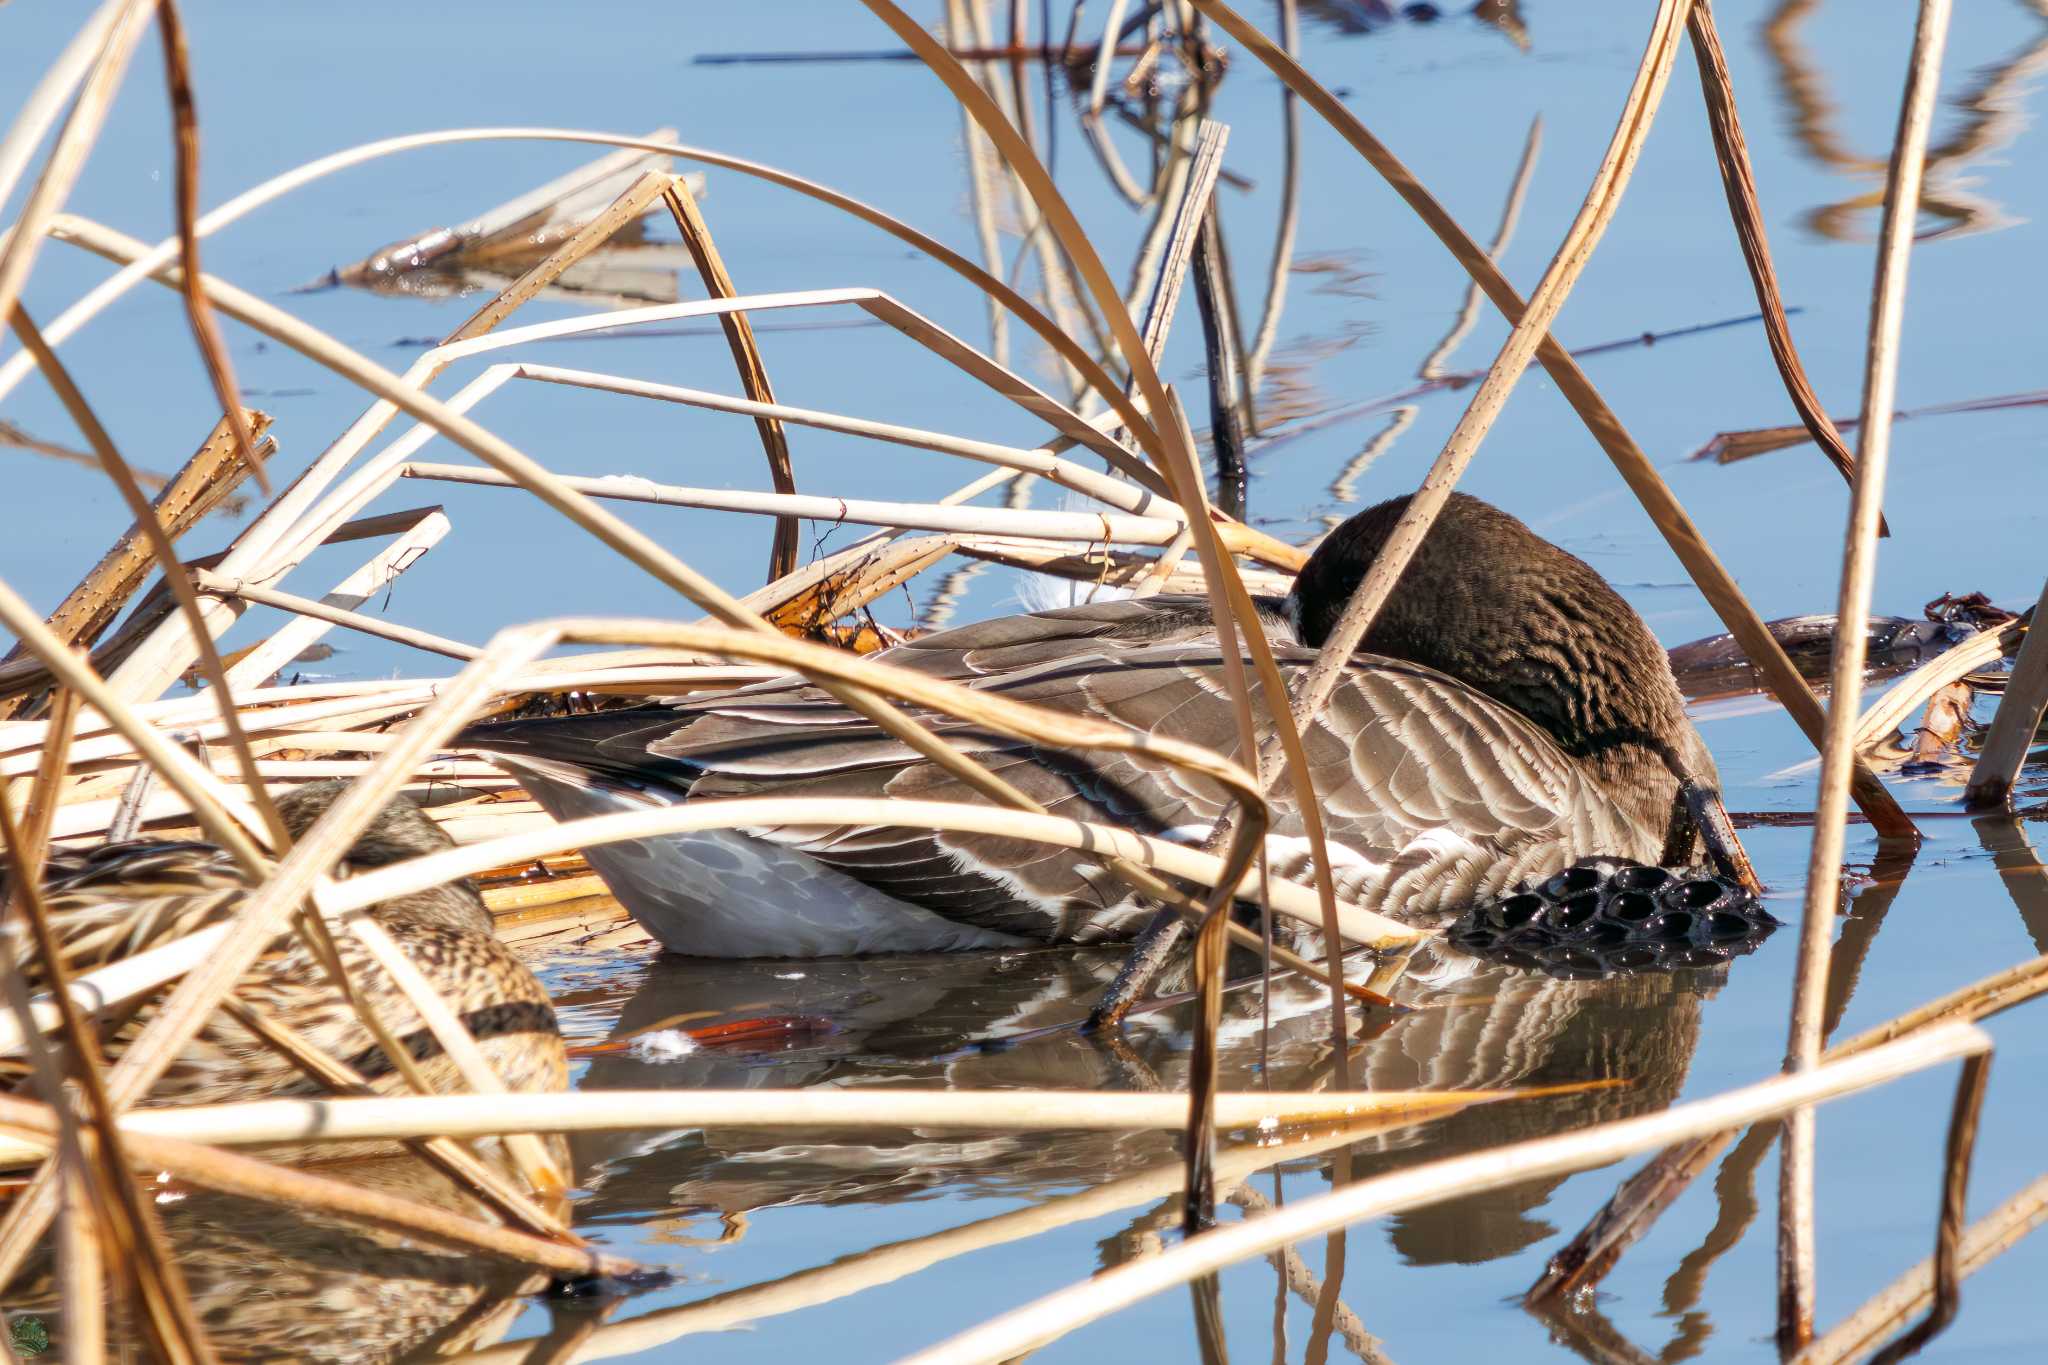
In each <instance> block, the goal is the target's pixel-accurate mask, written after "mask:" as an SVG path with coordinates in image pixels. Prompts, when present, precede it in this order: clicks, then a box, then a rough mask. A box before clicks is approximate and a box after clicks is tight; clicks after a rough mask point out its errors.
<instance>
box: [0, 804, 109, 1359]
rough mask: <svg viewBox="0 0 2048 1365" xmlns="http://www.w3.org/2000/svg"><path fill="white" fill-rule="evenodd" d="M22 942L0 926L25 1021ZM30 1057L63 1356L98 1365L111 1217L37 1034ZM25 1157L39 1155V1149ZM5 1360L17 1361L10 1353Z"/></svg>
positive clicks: (1, 983) (2, 961) (10, 927)
mask: <svg viewBox="0 0 2048 1365" xmlns="http://www.w3.org/2000/svg"><path fill="white" fill-rule="evenodd" d="M4 803H5V798H4V797H0V804H4ZM17 866H18V865H17ZM18 875H19V874H18V873H17V876H18ZM10 918H12V916H10ZM23 938H24V935H23V934H22V932H21V930H20V927H19V926H18V925H17V924H13V923H9V924H7V925H6V926H5V927H0V989H4V991H5V994H6V998H7V1004H8V1007H9V1008H10V1009H12V1010H13V1011H14V1013H15V1016H16V1017H17V1018H24V1019H25V1018H27V1017H28V1014H29V1009H30V1006H29V995H28V984H27V983H26V982H25V981H23V980H22V976H21V971H20V968H19V967H18V966H17V965H16V964H17V963H18V962H20V961H21V959H22V957H23V956H24V954H23V952H22V943H23ZM28 1055H29V1062H30V1066H31V1071H32V1073H33V1075H34V1077H35V1083H36V1085H37V1087H38V1088H39V1089H40V1090H41V1091H42V1093H44V1094H45V1095H48V1096H50V1097H52V1107H53V1108H54V1109H55V1111H56V1114H57V1118H58V1124H59V1126H58V1132H57V1146H56V1149H55V1150H56V1159H57V1162H58V1176H59V1179H60V1180H61V1182H62V1185H63V1193H62V1203H61V1205H60V1210H61V1211H60V1213H59V1215H58V1223H57V1284H58V1291H59V1293H60V1295H61V1297H60V1299H59V1302H60V1303H61V1304H62V1311H63V1315H64V1335H65V1342H64V1358H65V1359H66V1360H82V1361H94V1362H97V1361H99V1360H101V1359H103V1358H104V1353H105V1349H106V1328H107V1324H106V1317H105V1295H104V1289H105V1286H104V1284H103V1277H104V1272H105V1269H106V1262H107V1258H106V1257H105V1256H104V1255H102V1248H101V1246H100V1239H101V1237H102V1232H101V1228H102V1226H104V1225H105V1224H106V1223H109V1222H111V1216H110V1217H109V1218H107V1219H104V1220H103V1219H102V1218H101V1215H100V1209H99V1207H98V1201H97V1200H96V1199H95V1197H94V1196H95V1191H94V1188H93V1181H94V1179H95V1176H96V1174H97V1173H96V1172H95V1171H94V1170H93V1169H92V1164H91V1160H90V1158H88V1157H87V1155H86V1152H85V1144H84V1139H83V1138H82V1137H81V1136H80V1133H79V1122H78V1111H77V1109H76V1108H75V1107H74V1106H73V1104H72V1102H71V1097H70V1096H69V1094H67V1093H66V1091H65V1089H64V1077H63V1072H62V1071H61V1070H60V1068H59V1066H58V1063H57V1058H56V1054H55V1053H54V1052H52V1051H51V1049H50V1047H49V1046H48V1044H46V1043H45V1042H44V1041H43V1039H42V1037H41V1036H40V1035H34V1034H32V1035H31V1036H30V1039H29V1047H28ZM29 1155H30V1156H31V1157H35V1156H40V1155H42V1153H41V1151H40V1150H38V1151H36V1152H31V1153H29ZM109 1240H110V1241H111V1240H115V1239H111V1238H110V1239H109ZM8 1358H9V1359H10V1360H12V1359H14V1358H15V1357H14V1354H13V1352H12V1351H11V1350H10V1351H9V1352H8Z"/></svg>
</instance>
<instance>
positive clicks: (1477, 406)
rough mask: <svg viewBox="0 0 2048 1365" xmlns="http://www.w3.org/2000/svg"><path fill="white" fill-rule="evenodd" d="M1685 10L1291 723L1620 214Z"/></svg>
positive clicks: (1402, 564) (1658, 25)
mask: <svg viewBox="0 0 2048 1365" xmlns="http://www.w3.org/2000/svg"><path fill="white" fill-rule="evenodd" d="M1691 4H1692V0H1663V3H1661V4H1660V5H1659V7H1658V10H1657V15H1656V18H1655V19H1654V20H1653V22H1652V24H1651V27H1650V40H1649V43H1648V45H1647V46H1646V47H1645V49H1644V52H1643V57H1642V61H1641V62H1640V63H1639V64H1638V66H1637V68H1636V77H1635V83H1634V84H1633V85H1632V86H1631V87H1630V89H1629V93H1628V98H1627V100H1626V101H1625V102H1624V103H1623V105H1622V114H1621V119H1620V121H1619V122H1618V123H1617V125H1616V127H1615V130H1614V136H1613V138H1612V139H1611V140H1610V141H1609V143H1608V146H1607V154H1606V155H1605V157H1603V158H1602V160H1601V163H1600V169H1599V170H1598V172H1596V173H1595V175H1594V177H1593V185H1592V188H1591V189H1589V190H1587V191H1586V198H1585V201H1584V203H1582V204H1581V205H1580V208H1579V213H1578V216H1577V217H1576V218H1575V219H1574V220H1573V221H1572V225H1571V229H1570V231H1568V232H1567V233H1566V234H1565V238H1564V241H1563V242H1562V243H1560V244H1559V246H1558V249H1557V255H1556V256H1555V257H1554V258H1552V260H1551V263H1550V268H1549V269H1548V270H1546V271H1545V272H1544V274H1543V280H1542V282H1541V283H1540V284H1538V285H1537V287H1536V292H1535V294H1533V295H1531V296H1530V299H1529V304H1528V307H1527V308H1526V309H1525V310H1524V312H1523V313H1522V316H1521V317H1520V319H1518V320H1517V321H1516V323H1515V327H1514V330H1513V332H1511V333H1510V334H1509V336H1508V339H1507V342H1506V344H1505V345H1503V346H1502V347H1501V351H1500V355H1499V356H1498V357H1496V358H1495V360H1494V362H1493V367H1492V368H1491V369H1490V370H1488V371H1487V375H1486V378H1485V379H1484V380H1482V381H1481V382H1480V385H1479V390H1478V392H1477V393H1475V394H1473V396H1472V402H1471V405H1470V406H1469V407H1467V408H1466V409H1465V414H1464V416H1463V417H1461V418H1459V420H1458V425H1457V427H1456V428H1454V429H1453V430H1452V432H1451V434H1450V437H1449V438H1448V439H1447V440H1446V441H1445V442H1444V448H1443V451H1442V453H1441V454H1439V455H1438V456H1437V458H1436V462H1435V463H1434V464H1433V465H1431V466H1430V469H1429V472H1428V473H1427V474H1425V475H1424V476H1423V479H1422V485H1421V487H1419V488H1417V489H1416V491H1415V493H1414V495H1413V496H1412V497H1411V498H1409V500H1408V505H1407V507H1405V508H1404V509H1402V512H1401V517H1400V519H1399V520H1398V521H1397V522H1396V523H1395V524H1394V529H1393V530H1392V531H1390V532H1389V533H1388V535H1387V541H1386V544H1385V545H1384V546H1383V547H1382V548H1381V550H1380V552H1379V554H1378V555H1377V556H1376V557H1375V558H1374V559H1373V562H1372V567H1371V568H1369V569H1368V570H1367V571H1366V575H1365V579H1364V581H1363V582H1361V583H1360V584H1359V585H1358V589H1357V591H1355V592H1353V593H1352V595H1351V600H1350V601H1349V602H1347V603H1346V604H1345V606H1344V613H1343V615H1342V616H1340V617H1339V618H1338V619H1337V624H1336V625H1335V626H1334V627H1333V628H1332V629H1331V631H1330V635H1329V638H1328V639H1327V640H1325V641H1324V642H1323V646H1322V650H1321V652H1320V653H1319V654H1317V656H1316V661H1315V663H1314V665H1312V666H1311V667H1310V669H1309V671H1308V673H1307V675H1306V676H1304V677H1303V678H1302V679H1301V682H1300V684H1299V685H1298V686H1297V688H1296V689H1295V693H1294V699H1293V705H1294V716H1295V721H1296V723H1297V724H1303V725H1305V724H1307V723H1308V722H1309V720H1311V719H1312V718H1313V717H1314V716H1315V715H1316V714H1317V713H1318V712H1320V711H1321V710H1322V708H1323V704H1324V703H1325V702H1327V701H1328V700H1329V699H1330V694H1331V693H1332V692H1334V691H1336V690H1337V684H1338V682H1339V681H1340V680H1341V679H1342V678H1343V676H1344V670H1345V669H1346V668H1347V667H1348V666H1349V664H1350V660H1351V656H1352V654H1353V653H1354V652H1355V651H1356V650H1357V648H1358V646H1359V643H1360V642H1361V641H1362V640H1363V639H1364V638H1365V634H1366V631H1367V630H1368V629H1370V628H1371V626H1372V622H1373V618H1374V617H1375V616H1376V615H1378V613H1379V609H1380V607H1381V606H1382V604H1384V603H1385V602H1386V600H1387V597H1388V596H1389V594H1391V593H1392V592H1393V589H1394V584H1395V583H1396V582H1398V581H1399V580H1400V577H1401V572H1402V570H1404V569H1406V568H1407V567H1408V562H1409V560H1411V559H1412V558H1414V556H1415V552H1416V550H1417V549H1419V548H1421V545H1422V540H1423V537H1424V536H1426V535H1427V534H1428V533H1429V528H1430V524H1431V523H1432V522H1434V521H1435V520H1436V516H1437V513H1438V512H1440V511H1442V510H1443V506H1444V504H1445V503H1446V502H1448V501H1449V500H1450V496H1451V491H1452V490H1453V489H1454V488H1455V487H1456V486H1457V482H1458V477H1459V475H1461V474H1462V473H1464V471H1465V466H1466V465H1468V464H1470V463H1471V461H1472V457H1473V456H1474V455H1476V454H1478V453H1479V443H1480V442H1481V441H1483V440H1485V439H1486V434H1487V432H1489V431H1490V430H1492V428H1493V422H1494V419H1495V418H1496V417H1498V416H1499V415H1500V412H1501V409H1502V408H1504V407H1505V406H1506V405H1507V400H1508V396H1509V395H1510V394H1511V393H1513V392H1514V387H1515V383H1516V381H1517V380H1519V379H1520V378H1521V377H1522V372H1523V371H1524V370H1526V369H1527V368H1528V367H1529V362H1530V361H1531V360H1532V359H1534V358H1535V355H1536V349H1537V347H1538V346H1539V345H1541V344H1542V342H1543V340H1544V339H1545V337H1546V336H1548V334H1549V330H1550V324H1551V321H1552V320H1553V319H1554V318H1556V316H1557V314H1558V310H1559V309H1561V308H1562V307H1563V306H1564V301H1565V298H1566V296H1567V295H1569V294H1570V293H1571V289H1572V286H1573V285H1574V284H1576V283H1578V279H1579V275H1580V273H1581V272H1582V271H1584V269H1585V267H1586V263H1587V262H1588V261H1589V260H1590V259H1591V258H1592V254H1593V249H1594V247H1596V246H1597V245H1599V242H1600V237H1601V234H1602V233H1604V232H1605V231H1606V229H1607V224H1608V223H1609V222H1610V221H1612V220H1613V217H1614V212H1615V210H1616V209H1618V208H1619V207H1620V206H1621V196H1622V193H1623V191H1625V190H1626V189H1627V187H1628V181H1629V175H1630V173H1631V172H1632V171H1633V170H1634V169H1635V162H1636V157H1637V156H1638V154H1639V153H1640V152H1641V151H1642V147H1643V142H1644V141H1645V140H1646V139H1647V138H1648V137H1649V135H1650V125H1651V123H1652V122H1653V121H1654V120H1655V118H1656V115H1657V106H1658V104H1659V103H1660V102H1661V101H1662V100H1663V97H1664V89H1665V84H1666V82H1667V81H1668V79H1669V78H1670V75H1671V66H1672V63H1673V61H1674V60H1675V59H1676V58H1677V56H1678V43H1679V36H1678V35H1679V30H1680V28H1681V26H1682V25H1683V24H1684V21H1685V17H1686V13H1687V12H1688V10H1689V9H1690V7H1691Z"/></svg>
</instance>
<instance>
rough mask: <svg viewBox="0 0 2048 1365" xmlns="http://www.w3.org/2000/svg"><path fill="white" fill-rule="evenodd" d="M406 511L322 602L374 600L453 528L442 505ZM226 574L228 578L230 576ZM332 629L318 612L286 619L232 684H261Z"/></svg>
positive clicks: (339, 605) (231, 675)
mask: <svg viewBox="0 0 2048 1365" xmlns="http://www.w3.org/2000/svg"><path fill="white" fill-rule="evenodd" d="M401 516H402V517H403V519H404V520H403V521H402V522H401V524H400V525H399V526H397V527H395V528H394V529H397V530H398V532H399V534H398V535H397V536H395V537H394V538H393V539H392V540H391V541H390V542H389V543H388V544H386V545H385V546H384V548H383V549H381V550H379V551H377V553H375V554H373V555H371V556H370V557H369V559H367V560H365V561H364V562H363V563H362V564H360V565H358V566H357V567H356V568H355V569H354V570H353V571H352V572H350V573H349V574H348V575H347V576H346V577H345V578H343V579H342V580H341V581H340V582H339V583H336V584H335V585H334V586H333V587H331V588H329V589H328V590H327V592H326V594H325V595H324V596H323V598H322V600H321V602H320V605H321V606H322V607H324V608H333V609H336V610H342V611H348V610H352V609H353V608H355V607H359V606H361V605H362V604H363V603H365V602H368V601H369V600H370V599H371V598H373V597H375V596H376V595H377V594H378V593H380V592H383V591H385V590H386V589H388V588H389V587H390V586H391V585H392V584H393V583H395V582H397V581H398V577H399V575H400V574H402V573H404V572H405V571H406V570H407V569H410V568H411V567H412V566H413V565H415V564H417V563H419V561H420V560H421V559H422V558H424V557H425V555H426V553H427V551H429V550H431V549H433V548H434V547H435V546H436V545H439V544H440V543H441V541H442V539H443V538H444V537H446V536H447V534H448V532H449V531H450V530H451V529H453V527H452V524H451V523H450V522H449V520H448V517H447V515H446V514H445V513H443V512H442V511H441V509H439V508H438V507H430V508H421V509H417V510H415V511H413V512H410V513H405V514H401ZM405 522H409V523H410V524H404V523H405ZM337 534H338V532H337ZM326 540H327V543H329V544H332V543H333V540H334V537H333V536H329V537H327V538H326ZM206 572H208V573H216V572H217V571H214V570H207V571H206ZM220 577H222V578H225V577H226V575H220ZM326 633H327V623H326V622H324V621H322V620H320V619H319V618H318V617H315V616H311V615H300V616H299V617H298V618H297V619H296V620H292V621H288V622H286V623H285V624H284V626H283V627H281V628H280V629H278V630H277V631H275V632H273V633H272V634H271V635H270V637H269V638H268V639H266V640H264V641H263V642H262V643H260V644H257V645H255V646H253V647H252V648H251V649H250V650H249V651H248V652H247V653H246V654H244V655H243V656H242V657H241V658H239V659H237V660H236V661H235V662H234V663H233V664H232V665H231V666H230V667H229V668H228V682H229V684H230V685H232V686H234V687H235V688H237V689H241V688H248V689H251V690H254V689H257V688H260V687H261V686H262V684H263V683H264V682H265V681H266V680H268V679H269V678H271V677H272V676H273V675H275V674H276V673H278V672H279V671H280V670H282V669H283V668H284V667H285V666H286V665H287V664H289V663H291V662H292V660H294V659H296V658H298V657H299V656H300V655H301V654H302V653H304V652H305V650H306V649H307V648H309V647H310V646H311V645H312V644H313V643H314V642H315V641H317V640H318V639H319V638H320V637H321V636H323V635H325V634H326ZM465 647H466V646H465ZM238 695H239V693H238Z"/></svg>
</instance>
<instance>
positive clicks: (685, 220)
mask: <svg viewBox="0 0 2048 1365" xmlns="http://www.w3.org/2000/svg"><path fill="white" fill-rule="evenodd" d="M661 198H662V202H663V203H665V204H667V205H668V211H669V214H670V215H671V216H672V217H674V219H675V220H676V229H677V230H678V231H679V232H681V233H682V234H683V245H684V246H685V247H687V248H689V252H690V259H691V260H693V261H695V262H696V263H697V274H698V277H699V278H701V279H702V280H703V281H704V288H705V290H706V291H707V292H709V293H710V294H711V296H712V297H714V298H721V299H729V298H736V297H738V296H739V292H740V291H739V289H738V288H737V287H735V286H734V284H733V282H732V275H731V273H730V272H728V271H727V270H726V268H725V259H724V258H723V257H722V256H720V255H719V254H718V244H717V243H716V242H715V241H713V240H712V237H711V225H710V224H709V223H706V222H705V221H704V214H703V211H702V210H700V209H699V208H698V207H697V197H696V196H695V195H693V194H691V193H690V187H689V186H688V185H686V184H684V183H683V177H681V176H679V175H677V176H671V177H669V183H668V185H667V186H666V187H665V188H664V189H663V190H662V196H661ZM718 325H719V326H720V327H721V328H722V329H724V332H725V341H726V345H727V346H729V347H731V348H732V358H733V363H734V364H735V365H737V366H738V367H739V372H740V386H741V387H742V388H744V389H745V390H746V391H747V397H749V398H751V399H753V400H754V401H755V402H757V403H773V402H774V401H775V389H774V386H773V385H771V384H770V383H769V382H768V368H767V366H766V365H765V364H763V363H762V360H761V346H760V343H759V342H758V341H756V340H755V339H754V325H753V323H751V322H749V321H748V320H747V315H746V314H745V313H725V314H722V315H721V316H720V317H719V319H718ZM754 427H755V429H756V430H757V431H759V432H760V434H761V450H762V453H763V454H765V455H766V456H767V457H768V478H769V481H770V482H771V483H772V484H773V485H774V486H775V491H776V492H778V493H794V492H796V471H795V469H794V468H793V467H792V466H791V464H790V459H789V438H788V437H787V436H785V435H784V434H783V430H782V423H781V422H779V421H777V420H776V419H775V418H773V417H756V418H755V419H754ZM797 530H798V528H797V519H796V518H795V517H793V516H788V517H778V518H776V521H775V541H774V544H773V545H772V546H771V547H770V549H769V552H768V581H769V582H771V583H772V582H774V581H775V580H776V579H778V578H780V577H782V576H783V575H784V574H787V573H790V572H792V571H794V570H795V568H796V556H797Z"/></svg>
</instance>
